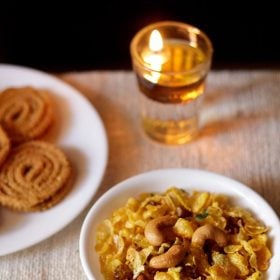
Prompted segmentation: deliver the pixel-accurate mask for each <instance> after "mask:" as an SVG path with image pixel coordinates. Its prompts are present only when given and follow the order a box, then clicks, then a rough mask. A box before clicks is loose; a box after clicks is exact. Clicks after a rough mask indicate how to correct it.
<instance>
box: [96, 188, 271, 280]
mask: <svg viewBox="0 0 280 280" xmlns="http://www.w3.org/2000/svg"><path fill="white" fill-rule="evenodd" d="M267 232H268V228H267V227H266V226H265V225H263V224H262V223H261V222H260V221H258V220H257V219H256V218H254V217H253V215H252V214H251V213H249V212H248V211H246V210H245V209H242V208H240V207H237V206H234V205H232V204H231V203H230V201H229V198H228V197H226V196H224V195H219V194H214V193H208V192H197V191H194V192H192V193H188V192H186V191H184V190H181V189H178V188H176V187H172V188H169V189H168V190H167V191H166V192H165V193H163V194H158V193H145V194H141V195H140V196H139V197H137V198H129V199H128V201H127V203H126V205H125V206H123V207H121V208H119V209H117V210H116V211H114V212H113V214H112V216H111V217H110V218H108V219H106V220H104V221H103V222H102V223H101V224H100V226H99V228H98V230H97V237H96V246H95V249H96V251H97V253H98V254H99V260H100V266H101V272H102V274H103V275H104V278H105V279H137V280H145V279H147V280H148V279H156V280H180V279H201V280H231V279H246V280H258V279H262V275H263V273H264V272H265V271H266V270H267V269H268V267H269V261H270V258H271V252H270V249H269V245H268V244H269V241H268V236H267ZM155 244H156V245H155Z"/></svg>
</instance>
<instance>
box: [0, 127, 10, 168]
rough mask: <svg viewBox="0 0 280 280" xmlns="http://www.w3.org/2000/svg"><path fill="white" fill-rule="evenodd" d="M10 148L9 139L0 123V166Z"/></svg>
mask: <svg viewBox="0 0 280 280" xmlns="http://www.w3.org/2000/svg"><path fill="white" fill-rule="evenodd" d="M10 148H11V144H10V139H9V137H8V136H7V134H6V132H5V131H4V130H3V128H2V127H1V125H0V166H1V165H2V163H3V162H4V161H5V159H6V157H7V156H8V154H9V152H10Z"/></svg>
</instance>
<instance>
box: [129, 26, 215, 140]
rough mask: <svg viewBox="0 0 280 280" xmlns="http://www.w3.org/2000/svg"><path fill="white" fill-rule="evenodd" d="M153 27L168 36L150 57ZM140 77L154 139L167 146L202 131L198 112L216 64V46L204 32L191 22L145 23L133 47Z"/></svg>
mask: <svg viewBox="0 0 280 280" xmlns="http://www.w3.org/2000/svg"><path fill="white" fill-rule="evenodd" d="M153 30H158V31H159V32H160V34H161V35H162V38H163V48H162V49H161V50H160V51H155V52H153V53H152V55H153V58H154V57H156V58H158V57H159V58H160V62H159V63H160V65H158V62H153V63H151V62H150V61H149V60H147V59H146V58H147V57H148V55H147V53H149V56H151V55H150V53H151V50H150V49H149V40H150V36H151V33H152V31H153ZM130 52H131V57H132V63H133V69H134V72H135V74H136V77H137V81H138V88H139V91H140V92H141V94H139V98H140V103H141V119H142V124H143V127H144V130H145V132H146V133H147V135H148V136H150V137H151V138H152V139H154V140H157V141H159V142H162V143H166V144H184V143H187V142H189V141H190V140H193V139H194V138H196V136H197V135H198V133H199V111H200V106H201V100H202V98H203V94H204V90H205V82H206V77H207V74H208V72H209V69H210V67H211V61H212V53H213V48H212V44H211V41H210V39H209V38H208V37H207V36H206V34H204V33H203V32H202V31H201V30H199V29H198V28H196V27H193V26H191V25H188V24H184V23H180V22H173V21H165V22H158V23H155V24H151V25H149V26H146V27H145V28H143V29H142V30H140V31H139V32H138V33H137V34H136V35H135V36H134V38H133V39H132V42H131V45H130Z"/></svg>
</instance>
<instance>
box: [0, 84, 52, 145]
mask: <svg viewBox="0 0 280 280" xmlns="http://www.w3.org/2000/svg"><path fill="white" fill-rule="evenodd" d="M52 121H53V108H52V106H51V100H50V98H49V95H48V93H47V92H46V91H43V90H38V89H35V88H32V87H22V88H8V89H6V90H4V91H3V92H2V93H1V94H0V124H1V125H2V126H3V128H4V129H5V131H6V132H7V134H8V135H9V137H10V139H11V141H12V143H16V144H18V143H22V142H25V141H27V140H33V139H37V138H39V137H40V136H42V135H43V134H44V133H45V132H46V130H47V129H48V128H49V126H50V125H51V123H52Z"/></svg>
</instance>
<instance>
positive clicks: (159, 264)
mask: <svg viewBox="0 0 280 280" xmlns="http://www.w3.org/2000/svg"><path fill="white" fill-rule="evenodd" d="M186 251H187V249H186V248H185V247H184V246H183V245H173V246H172V247H171V248H170V249H169V250H168V251H167V252H166V253H164V254H161V255H159V256H155V257H153V258H151V260H150V263H149V265H150V267H152V268H155V269H163V268H170V267H174V266H176V265H177V264H179V263H180V262H181V261H182V260H183V258H184V256H185V253H186Z"/></svg>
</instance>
